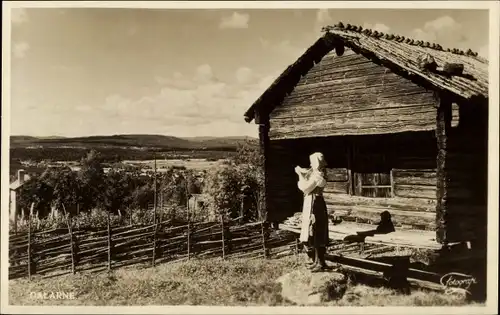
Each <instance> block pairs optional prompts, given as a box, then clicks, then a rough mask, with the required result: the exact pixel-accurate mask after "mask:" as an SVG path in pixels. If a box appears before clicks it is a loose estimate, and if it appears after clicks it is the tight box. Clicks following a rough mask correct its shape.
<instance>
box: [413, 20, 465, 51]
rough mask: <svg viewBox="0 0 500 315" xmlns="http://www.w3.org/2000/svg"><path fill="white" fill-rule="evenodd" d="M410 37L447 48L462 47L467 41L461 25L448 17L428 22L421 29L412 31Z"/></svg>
mask: <svg viewBox="0 0 500 315" xmlns="http://www.w3.org/2000/svg"><path fill="white" fill-rule="evenodd" d="M412 37H414V38H415V39H419V40H425V41H429V42H439V43H444V44H445V45H449V47H450V46H451V47H462V46H463V45H464V44H465V43H466V42H467V41H468V39H467V37H466V36H465V35H464V32H463V26H462V24H460V23H458V22H457V21H455V20H454V19H453V18H452V17H450V16H448V15H444V16H441V17H439V18H437V19H434V20H432V21H428V22H426V23H425V24H424V26H423V27H422V28H417V29H414V30H413V32H412Z"/></svg>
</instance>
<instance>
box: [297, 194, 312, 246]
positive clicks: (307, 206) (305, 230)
mask: <svg viewBox="0 0 500 315" xmlns="http://www.w3.org/2000/svg"><path fill="white" fill-rule="evenodd" d="M312 205H313V195H312V194H308V195H305V196H304V204H303V206H302V224H301V227H300V237H299V240H300V241H301V242H304V243H306V242H307V241H308V239H309V232H310V227H311V213H312Z"/></svg>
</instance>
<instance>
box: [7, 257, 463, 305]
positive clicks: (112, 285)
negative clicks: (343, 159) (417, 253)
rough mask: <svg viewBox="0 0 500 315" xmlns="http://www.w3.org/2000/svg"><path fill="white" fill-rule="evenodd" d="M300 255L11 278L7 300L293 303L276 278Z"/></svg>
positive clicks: (367, 292) (391, 300)
mask: <svg viewBox="0 0 500 315" xmlns="http://www.w3.org/2000/svg"><path fill="white" fill-rule="evenodd" d="M302 259H303V257H302V256H287V257H282V258H277V259H252V260H238V259H234V260H222V259H220V258H214V259H206V260H190V261H184V262H176V263H169V264H163V265H158V266H156V267H155V268H151V267H149V266H141V265H136V266H134V267H129V268H121V269H117V270H114V271H112V272H111V273H110V274H109V275H108V274H107V273H97V274H90V273H77V274H76V275H67V276H61V277H57V278H50V279H43V278H40V277H38V276H35V277H34V278H33V279H32V281H31V282H30V281H28V280H27V279H17V280H10V281H9V284H10V285H9V299H10V300H9V304H14V305H97V306H100V305H106V306H108V305H109V306H116V305H122V306H125V305H129V306H131V305H219V306H292V305H293V304H292V303H291V302H288V301H286V300H283V299H282V297H281V295H280V291H281V287H280V285H279V284H277V283H276V282H275V280H276V279H277V278H278V277H279V276H281V275H283V274H285V273H287V272H290V271H292V270H296V269H297V268H303V267H301V265H302ZM61 291H63V292H66V293H73V294H74V296H75V299H72V300H69V299H66V300H40V299H38V300H35V299H30V295H29V293H30V292H61ZM466 303H467V302H466V301H464V300H463V299H461V298H460V297H457V296H452V295H445V294H441V293H434V292H425V291H414V292H412V293H411V294H410V295H400V294H397V293H396V292H394V291H392V290H389V289H386V288H380V287H379V288H376V287H370V286H366V285H364V284H359V283H358V284H351V285H350V286H349V288H348V290H347V292H346V294H345V295H344V297H343V298H342V299H341V300H339V301H336V302H330V303H329V304H327V305H328V306H460V305H466Z"/></svg>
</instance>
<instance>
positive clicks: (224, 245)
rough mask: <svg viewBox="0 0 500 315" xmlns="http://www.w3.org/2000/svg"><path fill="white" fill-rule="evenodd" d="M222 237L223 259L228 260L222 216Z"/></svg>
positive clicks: (222, 218)
mask: <svg viewBox="0 0 500 315" xmlns="http://www.w3.org/2000/svg"><path fill="white" fill-rule="evenodd" d="M220 223H221V235H222V259H225V258H226V244H225V240H224V216H223V215H222V214H221V215H220Z"/></svg>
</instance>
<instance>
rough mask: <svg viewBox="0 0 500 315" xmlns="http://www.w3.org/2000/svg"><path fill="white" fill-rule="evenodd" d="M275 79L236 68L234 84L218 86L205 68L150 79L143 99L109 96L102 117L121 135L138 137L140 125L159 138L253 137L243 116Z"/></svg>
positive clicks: (269, 75) (211, 72) (219, 84)
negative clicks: (121, 130) (152, 82)
mask: <svg viewBox="0 0 500 315" xmlns="http://www.w3.org/2000/svg"><path fill="white" fill-rule="evenodd" d="M278 75H279V73H278V72H276V73H271V74H268V75H262V74H259V73H257V72H255V71H254V70H252V69H250V68H248V67H240V68H238V69H237V70H236V71H235V72H234V77H235V80H232V81H228V82H222V81H219V80H218V79H217V78H216V73H214V69H213V68H212V67H211V66H210V65H208V64H205V65H200V66H199V67H198V68H197V69H196V71H195V72H194V74H193V75H191V76H188V75H185V74H181V73H178V72H177V73H173V74H172V75H170V76H157V77H155V80H156V82H157V83H158V89H157V90H156V92H153V93H151V94H150V95H147V96H143V97H140V98H137V99H130V98H127V97H124V96H122V95H117V94H113V95H109V96H108V97H107V98H106V99H105V102H104V103H105V104H104V108H103V109H104V111H103V113H104V114H103V115H105V116H106V117H107V119H109V120H110V121H111V120H114V121H116V124H114V125H118V123H119V125H120V126H122V127H123V128H124V129H126V128H128V129H127V131H126V132H132V129H134V130H135V131H134V132H143V131H140V130H139V129H138V128H139V125H142V126H145V127H144V130H157V131H155V132H161V133H165V134H186V135H187V134H189V135H213V136H224V135H226V136H227V135H252V136H255V135H256V127H255V126H254V125H252V124H247V123H245V122H244V119H243V114H244V112H245V111H246V110H247V109H248V107H250V105H251V104H252V103H253V102H254V101H255V100H256V99H257V98H258V97H259V96H260V95H261V94H262V93H263V92H264V91H265V90H266V89H267V88H268V87H269V85H270V84H271V83H272V82H273V81H274V80H275V78H276V77H277V76H278ZM80 111H84V109H81V110H80ZM134 121H135V122H134ZM122 127H120V128H122ZM125 127H126V128H125ZM117 128H118V127H117ZM155 128H156V129H155Z"/></svg>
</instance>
